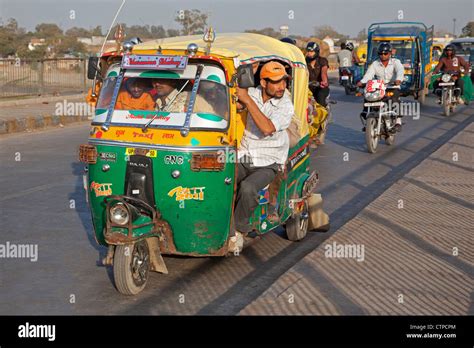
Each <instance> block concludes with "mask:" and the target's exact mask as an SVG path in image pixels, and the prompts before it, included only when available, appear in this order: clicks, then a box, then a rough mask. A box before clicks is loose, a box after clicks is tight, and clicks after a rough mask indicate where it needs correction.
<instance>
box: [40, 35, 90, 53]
mask: <svg viewBox="0 0 474 348" xmlns="http://www.w3.org/2000/svg"><path fill="white" fill-rule="evenodd" d="M35 51H36V50H35ZM86 51H87V50H86V47H85V45H84V44H83V43H82V42H79V41H77V38H75V37H72V36H66V37H64V38H62V39H61V43H59V44H58V45H57V46H55V47H54V53H55V54H57V55H59V56H62V55H65V54H72V55H76V56H77V55H81V54H83V53H85V52H86Z"/></svg>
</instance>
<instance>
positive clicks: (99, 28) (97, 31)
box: [90, 25, 104, 36]
mask: <svg viewBox="0 0 474 348" xmlns="http://www.w3.org/2000/svg"><path fill="white" fill-rule="evenodd" d="M90 33H91V36H102V35H104V34H102V26H100V25H98V26H96V27H95V28H93V29H91V30H90Z"/></svg>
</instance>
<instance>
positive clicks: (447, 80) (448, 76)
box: [441, 74, 451, 82]
mask: <svg viewBox="0 0 474 348" xmlns="http://www.w3.org/2000/svg"><path fill="white" fill-rule="evenodd" d="M441 80H443V82H449V81H451V75H449V74H443V76H441Z"/></svg>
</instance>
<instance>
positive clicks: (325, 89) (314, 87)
mask: <svg viewBox="0 0 474 348" xmlns="http://www.w3.org/2000/svg"><path fill="white" fill-rule="evenodd" d="M306 51H307V52H306V64H307V65H308V71H309V89H310V90H311V93H313V96H314V99H315V100H316V102H317V103H318V104H320V105H322V106H324V107H326V106H327V102H326V98H327V97H328V95H329V79H328V69H329V62H328V60H327V59H326V58H324V57H321V56H320V55H319V53H320V48H319V45H318V44H317V43H316V42H314V41H310V42H308V44H307V45H306Z"/></svg>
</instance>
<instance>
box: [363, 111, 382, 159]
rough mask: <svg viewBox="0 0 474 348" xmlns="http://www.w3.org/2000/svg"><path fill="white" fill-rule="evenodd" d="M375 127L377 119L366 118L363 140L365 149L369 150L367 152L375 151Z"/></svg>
mask: <svg viewBox="0 0 474 348" xmlns="http://www.w3.org/2000/svg"><path fill="white" fill-rule="evenodd" d="M376 129H377V121H376V120H375V118H373V117H370V118H368V119H367V124H366V126H365V142H366V143H367V150H368V151H369V153H375V152H376V151H377V145H378V143H379V137H378V136H376V135H375V131H376Z"/></svg>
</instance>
